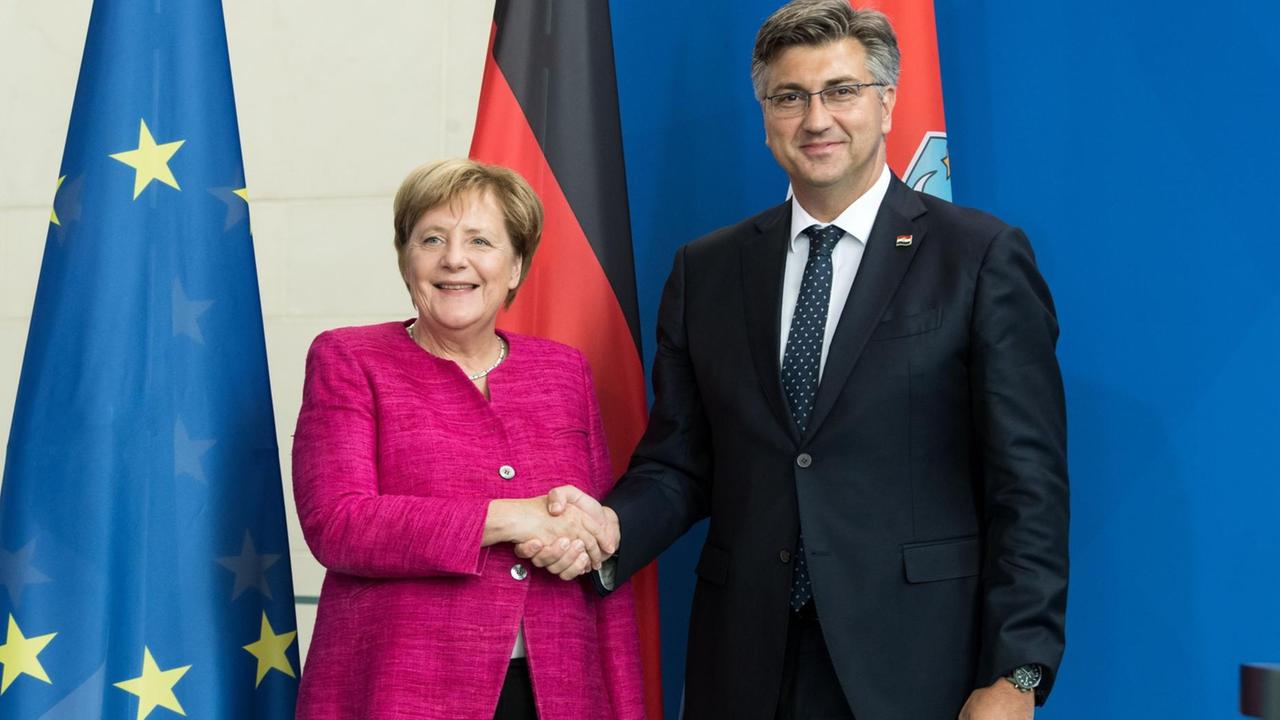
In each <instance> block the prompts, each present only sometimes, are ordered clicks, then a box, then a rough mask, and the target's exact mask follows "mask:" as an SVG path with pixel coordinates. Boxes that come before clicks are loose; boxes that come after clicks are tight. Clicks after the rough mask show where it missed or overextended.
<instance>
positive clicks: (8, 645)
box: [0, 614, 58, 695]
mask: <svg viewBox="0 0 1280 720" xmlns="http://www.w3.org/2000/svg"><path fill="white" fill-rule="evenodd" d="M57 634H58V633H49V634H48V635H38V636H36V637H31V638H29V637H24V636H23V634H22V629H21V628H19V627H18V621H17V620H14V619H13V615H12V614H10V615H9V634H8V635H6V636H5V643H4V644H3V645H0V663H3V664H4V677H3V678H2V679H0V695H3V694H4V692H5V691H6V690H8V689H9V686H10V685H12V684H13V681H14V680H17V679H18V676H19V675H30V676H31V677H33V678H35V679H37V680H43V681H45V682H51V681H50V680H49V674H48V673H46V672H45V671H44V666H43V665H41V664H40V657H39V655H40V651H41V650H44V646H45V645H48V644H49V641H50V640H52V639H53V636H54V635H57Z"/></svg>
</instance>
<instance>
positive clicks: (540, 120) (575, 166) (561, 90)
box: [471, 0, 662, 718]
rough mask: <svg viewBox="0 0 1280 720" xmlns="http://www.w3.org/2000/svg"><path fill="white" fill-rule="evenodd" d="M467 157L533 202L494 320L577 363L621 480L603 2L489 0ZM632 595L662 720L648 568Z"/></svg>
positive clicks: (628, 321)
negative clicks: (518, 265)
mask: <svg viewBox="0 0 1280 720" xmlns="http://www.w3.org/2000/svg"><path fill="white" fill-rule="evenodd" d="M471 157H472V158H474V159H476V160H480V161H483V162H489V163H495V164H499V165H505V166H507V167H510V168H512V169H514V170H515V171H517V172H519V173H520V174H521V175H523V176H524V177H525V179H526V180H528V181H529V184H530V185H532V186H533V189H534V191H535V192H537V193H538V197H539V198H541V200H542V203H543V205H544V207H545V210H546V221H545V225H544V228H543V240H542V244H541V245H540V246H539V248H538V259H537V262H535V263H534V264H533V268H532V269H531V271H530V272H529V276H528V278H526V280H525V283H524V286H523V287H521V289H520V301H519V302H518V303H515V304H514V305H513V306H512V307H511V309H510V310H509V311H506V312H504V314H503V316H502V317H501V318H500V320H499V322H500V324H501V325H502V327H504V328H509V329H511V330H514V331H516V332H523V333H528V334H531V335H539V336H542V337H547V338H551V339H554V340H557V341H559V342H563V343H565V344H568V345H572V346H574V347H576V348H578V349H580V350H581V351H582V352H583V353H585V354H586V356H587V359H588V360H589V361H590V363H591V370H592V373H593V374H594V376H595V383H596V392H597V393H598V394H599V397H600V406H601V413H602V415H603V416H604V425H605V431H606V433H607V434H608V437H609V454H610V457H611V458H612V459H613V469H614V472H615V474H617V475H621V474H622V473H623V471H625V470H626V467H627V463H628V461H629V460H630V458H631V451H632V450H633V449H635V445H636V443H637V442H638V441H639V439H640V436H641V434H642V433H643V432H644V425H645V417H646V409H645V386H644V368H643V364H642V362H641V355H640V331H639V326H640V318H639V312H638V309H637V300H636V280H635V260H634V257H633V255H632V249H631V220H630V214H629V212H628V208H627V184H626V176H625V172H624V166H623V160H622V129H621V123H620V121H619V118H618V88H617V80H616V78H615V76H614V61H613V36H612V31H611V28H610V24H609V6H608V3H606V2H571V3H551V2H527V1H523V0H515V1H513V0H498V2H497V5H496V7H495V9H494V13H493V28H492V31H491V35H490V38H489V52H488V55H487V56H486V58H485V68H484V81H483V85H482V87H481V90H480V108H479V112H478V116H477V118H476V130H475V136H474V137H473V139H472V144H471ZM632 584H633V588H634V591H635V596H636V613H637V616H638V617H637V620H638V622H639V628H640V647H641V656H642V662H643V666H644V674H645V708H646V713H647V715H648V716H649V717H650V718H661V717H662V679H661V673H660V665H659V660H660V656H661V646H660V638H659V633H658V582H657V572H656V568H655V567H654V566H653V565H650V566H649V567H648V568H646V569H645V570H644V571H642V572H640V573H638V574H637V575H635V576H634V577H633V578H632Z"/></svg>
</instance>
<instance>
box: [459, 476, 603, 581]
mask: <svg viewBox="0 0 1280 720" xmlns="http://www.w3.org/2000/svg"><path fill="white" fill-rule="evenodd" d="M620 536H621V528H619V526H618V516H617V515H615V514H614V512H613V510H611V509H609V508H607V507H604V506H603V505H601V504H600V503H599V502H598V501H597V500H596V499H595V498H593V497H591V496H590V495H588V494H586V493H585V492H583V491H581V490H579V489H578V488H576V487H574V486H572V485H562V486H560V487H557V488H554V489H553V490H551V492H549V493H547V494H546V495H545V496H542V497H532V498H523V499H519V500H494V501H492V502H491V503H489V514H488V517H487V518H486V519H485V532H484V544H485V545H493V544H495V543H499V542H510V543H514V544H515V552H516V555H518V556H520V557H522V558H525V559H527V560H530V561H532V562H533V564H534V565H536V566H537V567H540V568H546V569H547V571H548V572H550V573H551V574H553V575H558V576H560V578H561V579H564V580H572V579H574V578H576V577H578V576H579V575H582V574H583V573H585V572H587V571H588V570H599V569H600V566H601V565H602V564H603V563H604V562H605V561H606V560H608V559H609V558H610V557H612V556H613V554H614V553H615V552H617V551H618V541H619V540H620Z"/></svg>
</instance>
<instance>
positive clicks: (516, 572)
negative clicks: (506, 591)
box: [511, 563, 529, 580]
mask: <svg viewBox="0 0 1280 720" xmlns="http://www.w3.org/2000/svg"><path fill="white" fill-rule="evenodd" d="M511 577H513V578H515V579H517V580H523V579H525V578H527V577H529V571H528V570H525V569H524V565H521V564H520V563H516V564H515V565H512V566H511Z"/></svg>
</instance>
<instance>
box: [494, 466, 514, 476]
mask: <svg viewBox="0 0 1280 720" xmlns="http://www.w3.org/2000/svg"><path fill="white" fill-rule="evenodd" d="M498 474H499V475H501V476H502V479H503V480H510V479H511V478H513V477H515V476H516V469H515V468H513V467H511V466H510V465H503V466H502V467H500V468H498Z"/></svg>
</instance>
